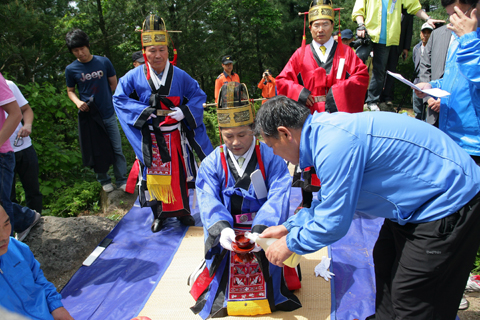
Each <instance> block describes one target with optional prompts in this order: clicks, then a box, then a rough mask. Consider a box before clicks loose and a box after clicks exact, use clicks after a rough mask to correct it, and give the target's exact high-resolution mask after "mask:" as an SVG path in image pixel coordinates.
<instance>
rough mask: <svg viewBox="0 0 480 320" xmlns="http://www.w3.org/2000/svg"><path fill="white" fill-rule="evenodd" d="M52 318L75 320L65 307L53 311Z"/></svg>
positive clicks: (55, 319)
mask: <svg viewBox="0 0 480 320" xmlns="http://www.w3.org/2000/svg"><path fill="white" fill-rule="evenodd" d="M52 317H53V319H54V320H74V319H73V317H72V316H71V315H70V313H68V311H67V309H65V308H64V307H60V308H57V309H55V310H53V311H52Z"/></svg>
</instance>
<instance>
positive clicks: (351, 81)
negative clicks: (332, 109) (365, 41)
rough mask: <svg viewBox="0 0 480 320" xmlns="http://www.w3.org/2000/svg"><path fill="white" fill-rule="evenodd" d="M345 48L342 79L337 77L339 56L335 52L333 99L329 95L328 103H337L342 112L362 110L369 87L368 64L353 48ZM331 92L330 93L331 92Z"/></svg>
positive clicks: (331, 88)
mask: <svg viewBox="0 0 480 320" xmlns="http://www.w3.org/2000/svg"><path fill="white" fill-rule="evenodd" d="M344 48H345V67H344V71H343V74H342V77H341V79H336V76H337V70H338V64H339V60H340V59H339V57H337V53H338V48H337V52H336V54H335V59H334V64H333V67H332V71H331V72H330V74H329V77H330V79H329V80H331V83H333V84H332V85H331V87H330V92H331V95H332V96H333V101H331V98H329V96H330V95H327V102H326V103H327V104H329V103H335V105H336V107H337V110H338V111H342V112H349V113H355V112H362V111H363V102H364V100H365V94H366V92H367V89H368V84H369V75H368V68H367V66H366V65H365V64H364V63H363V62H362V60H360V58H358V57H357V55H356V54H355V51H353V50H352V49H351V48H349V47H347V46H344ZM330 92H329V93H330Z"/></svg>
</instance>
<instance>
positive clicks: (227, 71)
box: [215, 56, 240, 103]
mask: <svg viewBox="0 0 480 320" xmlns="http://www.w3.org/2000/svg"><path fill="white" fill-rule="evenodd" d="M222 67H223V72H222V73H220V75H219V76H218V77H217V80H215V103H217V101H218V92H219V91H220V88H221V87H222V86H223V84H224V83H227V82H230V81H234V82H238V83H240V77H239V76H238V74H237V73H235V72H233V60H232V56H224V57H223V58H222Z"/></svg>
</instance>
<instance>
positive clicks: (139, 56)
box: [132, 51, 145, 63]
mask: <svg viewBox="0 0 480 320" xmlns="http://www.w3.org/2000/svg"><path fill="white" fill-rule="evenodd" d="M132 60H133V62H135V61H138V62H140V63H144V62H145V59H144V58H143V54H142V51H135V52H134V53H133V54H132Z"/></svg>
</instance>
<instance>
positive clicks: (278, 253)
mask: <svg viewBox="0 0 480 320" xmlns="http://www.w3.org/2000/svg"><path fill="white" fill-rule="evenodd" d="M267 230H268V229H267ZM262 234H263V233H262ZM292 254H293V252H292V251H290V249H288V247H287V237H286V236H283V237H281V238H280V239H278V240H277V241H275V242H274V243H273V244H272V245H271V246H270V247H268V250H267V252H265V255H266V256H267V259H268V261H270V262H271V263H272V264H274V265H276V266H279V267H283V261H285V260H287V259H288V258H289V257H290V256H291V255H292Z"/></svg>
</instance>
